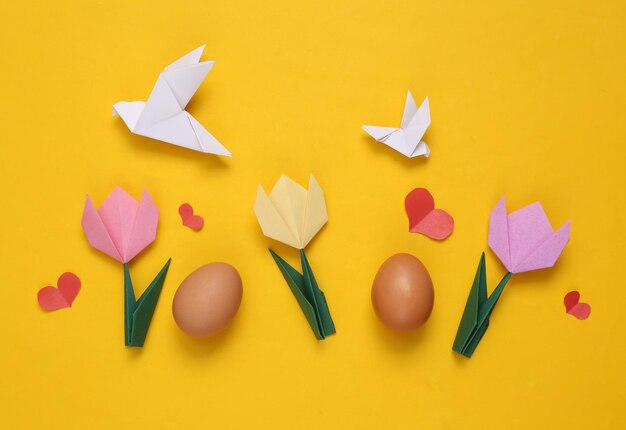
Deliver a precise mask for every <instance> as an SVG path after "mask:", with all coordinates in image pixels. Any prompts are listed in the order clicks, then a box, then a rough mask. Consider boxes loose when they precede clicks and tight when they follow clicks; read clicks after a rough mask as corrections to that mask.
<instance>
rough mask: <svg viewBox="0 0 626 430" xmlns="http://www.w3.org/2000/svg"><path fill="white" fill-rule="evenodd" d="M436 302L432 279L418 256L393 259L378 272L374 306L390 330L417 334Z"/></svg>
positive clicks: (401, 256)
mask: <svg viewBox="0 0 626 430" xmlns="http://www.w3.org/2000/svg"><path fill="white" fill-rule="evenodd" d="M434 300H435V292H434V290H433V282H432V280H431V279H430V275H429V274H428V271H427V270H426V267H424V265H423V264H422V262H421V261H419V260H418V259H417V258H415V257H414V256H412V255H410V254H396V255H392V256H391V257H389V258H388V259H387V261H385V262H384V263H383V264H382V266H380V269H378V273H377V274H376V278H374V284H373V285H372V305H373V306H374V311H375V312H376V315H377V316H378V318H379V319H380V321H381V322H382V323H383V324H385V325H386V326H387V327H389V328H390V329H392V330H397V331H411V330H415V329H416V328H418V327H419V326H421V325H422V324H424V323H425V322H426V320H427V319H428V317H429V316H430V313H431V311H432V310H433V303H434Z"/></svg>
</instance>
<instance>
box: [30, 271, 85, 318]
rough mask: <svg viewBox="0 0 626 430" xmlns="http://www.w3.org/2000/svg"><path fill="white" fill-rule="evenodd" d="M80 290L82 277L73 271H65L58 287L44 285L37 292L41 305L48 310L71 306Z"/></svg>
mask: <svg viewBox="0 0 626 430" xmlns="http://www.w3.org/2000/svg"><path fill="white" fill-rule="evenodd" d="M79 291H80V279H79V278H78V276H76V275H74V274H73V273H71V272H65V273H64V274H62V275H61V276H60V277H59V279H58V281H57V288H54V287H50V286H48V287H43V288H42V289H41V290H39V292H38V293H37V300H38V301H39V306H41V307H42V308H44V309H45V310H47V311H55V310H57V309H62V308H71V307H72V303H73V302H74V299H75V298H76V296H77V295H78V292H79Z"/></svg>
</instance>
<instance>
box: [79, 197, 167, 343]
mask: <svg viewBox="0 0 626 430" xmlns="http://www.w3.org/2000/svg"><path fill="white" fill-rule="evenodd" d="M158 222H159V210H158V209H157V207H156V205H155V204H154V201H152V198H151V197H150V194H148V192H147V191H146V190H144V192H143V194H142V196H141V201H139V202H138V201H137V200H135V199H133V198H132V197H131V196H130V195H129V194H128V193H127V192H126V191H124V190H123V189H121V188H120V187H117V188H115V189H114V190H113V192H112V193H111V194H110V195H109V197H107V199H106V200H105V201H104V203H102V206H100V209H97V210H96V207H95V206H94V204H93V202H92V201H91V199H90V198H89V196H87V201H86V202H85V209H84V211H83V220H82V226H83V230H84V231H85V235H86V236H87V240H88V241H89V243H90V244H91V246H93V247H94V248H96V249H97V250H99V251H102V252H104V253H105V254H107V255H109V256H111V257H113V258H115V259H116V260H117V261H119V262H120V263H124V341H125V344H126V346H143V344H144V342H145V339H146V334H147V333H148V328H149V327H150V321H151V320H152V315H153V314H154V309H155V307H156V304H157V302H158V300H159V296H160V294H161V289H162V288H163V282H165V276H166V274H167V270H168V268H169V265H170V260H168V261H167V262H166V263H165V266H163V268H162V269H161V271H160V272H159V273H158V274H157V276H156V277H155V278H154V280H153V281H152V283H151V284H150V285H149V286H148V288H146V289H145V291H144V293H143V294H142V295H141V296H140V297H139V298H138V299H136V298H135V292H134V290H133V284H132V280H131V277H130V270H129V268H128V263H129V262H130V261H131V260H132V259H133V258H134V257H135V256H136V255H137V254H139V253H140V252H141V251H143V250H144V248H146V247H147V246H148V245H150V244H151V243H152V242H154V239H155V238H156V231H157V224H158Z"/></svg>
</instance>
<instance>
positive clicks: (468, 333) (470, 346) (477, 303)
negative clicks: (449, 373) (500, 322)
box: [452, 252, 513, 358]
mask: <svg viewBox="0 0 626 430" xmlns="http://www.w3.org/2000/svg"><path fill="white" fill-rule="evenodd" d="M486 272H487V269H486V264H485V253H484V252H483V253H482V255H481V257H480V263H479V264H478V269H477V271H476V276H475V277H474V282H473V284H472V288H471V290H470V293H469V296H468V298H467V303H466V304H465V310H464V311H463V316H462V317H461V322H460V323H459V328H458V330H457V334H456V337H455V339H454V344H453V346H452V349H453V350H454V351H455V352H458V353H459V354H462V355H464V356H466V357H468V358H469V357H471V356H472V354H473V353H474V350H475V349H476V347H477V346H478V344H479V343H480V341H481V339H482V338H483V336H484V334H485V332H486V331H487V328H488V327H489V317H490V316H491V313H492V312H493V310H494V308H495V306H496V304H497V303H498V299H499V298H500V296H501V295H502V292H503V291H504V287H505V286H506V285H507V283H508V282H509V279H511V276H512V275H513V274H512V273H511V272H507V274H506V275H504V277H503V278H502V280H501V281H500V283H499V284H498V286H497V287H496V288H495V289H494V290H493V292H492V293H491V296H487V275H486Z"/></svg>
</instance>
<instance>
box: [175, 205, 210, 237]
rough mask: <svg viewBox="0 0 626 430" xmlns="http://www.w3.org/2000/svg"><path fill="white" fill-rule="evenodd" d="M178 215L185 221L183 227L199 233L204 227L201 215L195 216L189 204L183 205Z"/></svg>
mask: <svg viewBox="0 0 626 430" xmlns="http://www.w3.org/2000/svg"><path fill="white" fill-rule="evenodd" d="M178 213H179V214H180V217H181V218H182V220H183V225H185V226H187V227H189V228H190V229H192V230H195V231H198V230H200V229H201V228H202V226H203V225H204V219H203V218H202V217H201V216H200V215H194V214H193V207H192V206H191V205H190V204H189V203H183V204H182V205H180V207H179V208H178Z"/></svg>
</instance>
